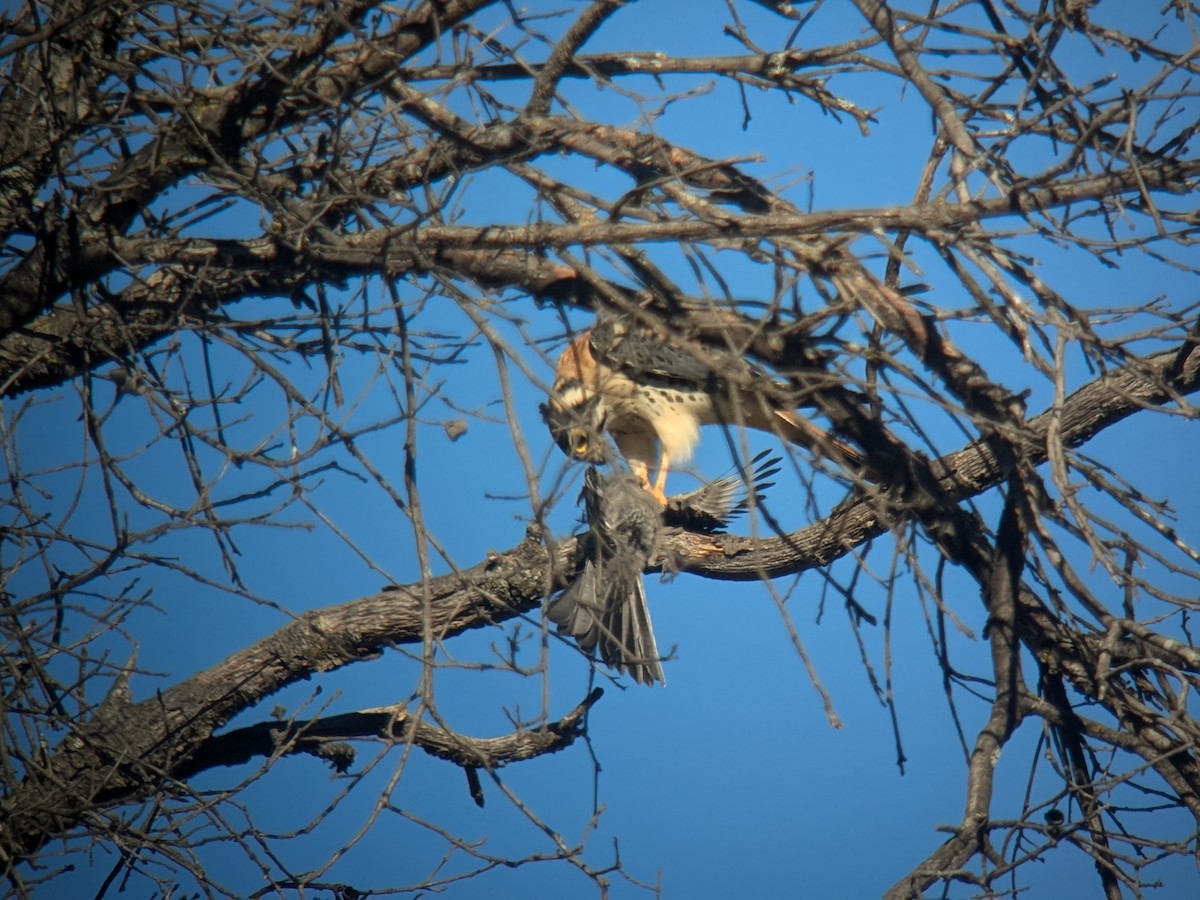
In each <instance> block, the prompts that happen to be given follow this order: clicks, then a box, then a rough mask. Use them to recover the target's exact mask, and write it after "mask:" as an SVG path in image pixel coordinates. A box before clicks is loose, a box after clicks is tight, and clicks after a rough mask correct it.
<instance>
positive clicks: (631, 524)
mask: <svg viewBox="0 0 1200 900" xmlns="http://www.w3.org/2000/svg"><path fill="white" fill-rule="evenodd" d="M582 496H583V501H584V510H585V515H586V517H587V522H588V531H587V533H586V534H584V535H583V536H582V537H581V538H580V541H581V546H582V548H583V550H582V560H581V562H580V563H579V564H578V566H577V568H576V573H575V576H574V578H573V579H572V580H571V583H570V584H568V585H567V587H566V588H565V589H564V590H563V592H562V593H561V594H560V595H559V596H558V597H556V598H555V599H554V600H553V601H552V602H551V603H550V605H549V606H548V607H547V609H546V615H547V617H548V618H549V619H550V621H552V622H554V624H555V625H557V626H558V628H559V630H560V631H561V632H565V633H567V634H570V635H571V636H572V637H573V638H575V640H576V642H577V643H578V644H579V646H580V647H581V648H582V649H583V650H584V651H585V652H588V653H591V652H595V653H596V655H597V656H598V657H599V658H600V660H601V661H602V662H604V663H605V664H606V665H609V666H611V667H612V668H614V669H616V670H617V671H620V672H627V673H628V674H629V676H630V677H631V678H633V680H634V681H636V682H638V683H640V684H653V683H654V682H656V681H659V682H665V681H666V678H665V676H664V675H663V670H662V661H661V659H660V657H659V655H658V645H657V644H656V642H655V640H654V627H653V624H652V623H651V621H650V610H649V607H648V606H647V604H646V591H645V587H644V585H643V582H642V570H643V569H645V568H646V566H647V565H648V564H649V562H650V560H651V559H652V558H653V556H654V554H655V553H656V552H657V549H658V542H659V539H660V536H661V533H662V512H661V509H660V507H659V505H658V501H657V500H655V499H654V497H653V496H651V495H650V494H649V493H648V492H647V491H646V490H645V489H644V488H642V486H641V485H639V484H638V483H637V481H636V480H635V479H634V478H633V477H632V476H630V475H628V474H627V473H624V472H614V473H612V474H610V475H607V476H603V475H601V474H600V473H599V471H598V470H597V469H596V468H595V467H594V466H592V467H589V468H588V470H587V472H586V474H585V475H584V480H583V494H582Z"/></svg>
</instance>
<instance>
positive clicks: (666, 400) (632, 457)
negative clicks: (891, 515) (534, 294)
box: [542, 319, 862, 504]
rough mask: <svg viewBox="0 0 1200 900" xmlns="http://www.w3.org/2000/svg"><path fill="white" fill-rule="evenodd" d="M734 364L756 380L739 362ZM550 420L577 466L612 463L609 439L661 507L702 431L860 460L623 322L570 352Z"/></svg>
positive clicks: (547, 414)
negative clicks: (771, 439)
mask: <svg viewBox="0 0 1200 900" xmlns="http://www.w3.org/2000/svg"><path fill="white" fill-rule="evenodd" d="M715 353H719V351H715ZM724 355H726V356H728V354H724ZM732 364H733V365H737V366H739V367H742V370H743V371H744V372H746V373H749V372H750V369H749V366H747V365H746V364H745V363H744V362H742V361H740V360H737V361H733V362H732ZM542 415H543V418H544V419H545V420H546V424H547V425H548V426H549V428H550V434H551V435H552V436H553V437H554V440H555V442H556V443H557V444H558V446H559V447H561V448H562V450H563V452H564V453H566V454H567V455H568V456H571V457H574V458H576V459H582V460H585V461H587V462H591V463H601V462H606V461H608V451H607V447H606V444H605V442H604V439H603V437H602V434H603V433H604V432H608V433H609V434H611V435H612V436H613V439H614V440H615V441H616V444H617V449H618V450H620V451H621V455H622V456H624V457H625V459H626V460H628V462H629V468H630V469H631V470H632V471H633V473H634V475H635V476H636V477H637V479H638V481H639V482H640V483H641V484H642V486H643V487H645V488H646V489H647V490H649V491H650V492H652V493H653V494H654V496H655V497H656V498H657V499H658V501H659V503H662V504H665V503H666V493H665V488H666V481H667V472H668V470H669V467H670V465H671V464H672V463H682V462H686V461H687V460H688V459H689V458H691V455H692V451H693V450H694V449H695V446H696V442H697V441H699V439H700V426H701V425H717V424H723V425H729V426H734V425H745V426H746V427H747V428H754V429H757V430H759V431H766V432H770V433H771V434H775V435H778V436H779V437H781V438H783V439H784V440H786V441H789V442H792V443H796V444H801V445H806V446H809V447H829V446H834V447H836V448H837V450H838V452H840V453H841V454H843V455H844V456H846V457H848V458H849V459H851V460H861V459H862V454H860V453H859V452H858V451H857V450H855V449H854V448H853V447H850V446H848V445H847V444H844V443H842V442H841V441H838V440H836V439H834V438H831V437H830V436H829V435H828V434H826V433H825V431H824V430H823V429H821V428H819V427H818V426H816V425H814V424H812V423H811V422H809V421H808V420H807V419H805V418H804V417H803V416H801V415H799V414H798V413H797V412H796V411H795V410H792V409H786V408H784V407H781V406H779V405H778V404H777V403H775V402H773V401H771V400H770V399H768V395H767V393H765V392H759V391H754V390H752V389H751V388H748V387H742V386H735V385H732V384H729V383H727V382H726V381H725V380H724V379H722V377H721V376H720V374H719V373H716V372H714V371H713V370H712V369H711V368H709V367H708V366H707V365H705V364H704V363H703V362H701V361H700V360H699V359H698V358H696V357H694V356H691V355H690V354H688V353H686V352H685V351H683V350H681V349H678V348H676V347H673V346H671V345H670V344H668V343H666V342H665V341H662V340H660V339H657V338H655V337H654V336H653V335H651V334H649V333H648V332H647V331H645V330H643V329H641V328H638V327H636V326H633V327H630V326H627V325H626V324H625V323H623V322H620V321H617V320H615V319H602V320H598V321H597V322H596V324H595V325H594V326H593V327H592V328H591V329H590V330H588V331H587V332H585V333H584V334H582V335H581V336H580V337H578V338H576V339H575V340H574V341H573V342H572V343H571V344H570V346H568V347H567V349H566V350H564V351H563V354H562V356H560V357H559V360H558V364H557V366H556V367H555V372H554V385H553V387H552V388H551V390H550V400H549V403H547V404H544V405H543V406H542ZM651 471H653V472H654V478H653V480H651V477H650V473H651Z"/></svg>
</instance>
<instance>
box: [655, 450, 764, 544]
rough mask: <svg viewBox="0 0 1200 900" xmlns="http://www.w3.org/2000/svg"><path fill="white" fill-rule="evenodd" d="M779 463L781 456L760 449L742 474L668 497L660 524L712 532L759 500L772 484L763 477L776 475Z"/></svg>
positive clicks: (736, 473)
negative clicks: (662, 522)
mask: <svg viewBox="0 0 1200 900" xmlns="http://www.w3.org/2000/svg"><path fill="white" fill-rule="evenodd" d="M782 462H783V460H782V458H781V457H779V456H773V455H772V454H771V451H770V450H764V451H762V452H761V453H759V454H758V455H757V456H755V457H754V459H752V460H750V464H749V465H748V466H746V467H745V469H744V470H743V471H744V472H745V476H746V477H743V473H742V472H738V471H734V472H731V473H730V474H728V475H725V476H723V477H721V478H717V479H715V480H713V481H710V482H708V483H707V484H705V485H702V486H701V487H699V488H697V489H696V490H694V491H689V492H688V493H686V494H677V495H676V496H674V497H670V498H668V500H667V506H666V509H664V510H663V521H664V523H665V524H667V525H671V526H674V527H677V528H686V529H688V530H689V531H704V532H713V531H719V530H720V529H722V528H725V527H726V526H727V525H728V524H729V523H730V522H731V521H732V520H733V519H735V518H737V517H738V516H740V515H742V514H743V513H745V512H746V510H747V509H749V508H750V506H751V505H753V504H755V503H759V502H761V501H762V499H763V497H764V495H765V492H766V490H767V488H770V487H774V485H775V482H773V481H768V480H767V479H768V478H771V477H773V476H775V475H778V474H779V467H780V464H781V463H782ZM747 478H748V479H749V480H748V481H747Z"/></svg>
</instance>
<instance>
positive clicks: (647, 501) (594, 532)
mask: <svg viewBox="0 0 1200 900" xmlns="http://www.w3.org/2000/svg"><path fill="white" fill-rule="evenodd" d="M767 456H768V454H767V453H760V454H759V455H758V456H756V457H755V458H754V459H753V460H752V462H751V466H750V467H747V468H748V469H751V471H750V472H749V475H750V479H749V481H748V482H747V480H745V479H743V478H742V477H741V476H740V475H738V474H736V473H735V474H731V475H728V476H726V477H724V478H720V479H717V480H715V481H712V482H710V483H708V484H706V485H704V486H703V487H701V488H699V489H698V490H695V491H692V492H691V493H688V494H683V495H680V496H679V497H674V498H672V499H671V500H670V501H669V502H668V503H667V505H666V507H665V509H664V507H662V506H660V505H659V503H658V501H657V500H656V499H655V498H654V497H653V496H652V495H651V494H650V493H649V492H648V491H646V490H645V489H644V488H643V487H642V486H641V484H640V483H639V482H638V480H637V479H636V478H635V477H634V476H633V475H631V474H629V473H628V472H625V471H623V470H619V469H614V470H613V471H611V472H610V473H609V474H607V475H602V474H601V473H600V470H599V469H597V468H596V467H595V466H589V467H588V469H587V471H586V472H585V473H584V476H583V491H582V492H581V494H580V496H581V498H582V500H583V504H584V515H585V517H586V520H587V524H588V530H587V532H586V533H585V534H583V535H582V536H581V537H580V539H579V547H580V551H579V557H578V560H579V561H578V563H577V565H576V571H575V575H574V577H573V578H572V579H571V582H570V583H569V584H568V585H567V587H566V588H565V589H564V590H563V592H562V593H561V594H560V595H559V596H558V597H556V598H555V599H554V600H553V601H551V603H550V605H549V606H548V607H547V609H546V615H547V616H548V617H549V619H550V621H551V622H553V623H554V624H555V625H557V626H558V630H559V631H560V632H564V633H566V634H570V635H571V636H572V637H574V638H575V640H576V642H577V643H578V644H579V646H580V647H581V648H582V649H583V650H584V651H585V652H587V653H595V654H596V655H597V656H599V658H600V660H601V662H603V663H605V664H607V665H609V666H611V667H612V668H614V669H616V670H617V671H619V672H626V673H628V674H629V676H630V677H631V678H632V679H633V680H634V681H636V682H638V683H639V684H646V685H650V684H653V683H655V682H656V681H657V682H664V683H665V681H666V678H665V676H664V675H663V669H662V659H661V658H660V656H659V653H658V645H657V643H656V642H655V640H654V627H653V625H652V623H651V621H650V610H649V607H648V606H647V605H646V588H645V584H644V582H643V579H642V572H643V571H644V570H645V568H646V567H647V566H648V565H649V564H650V563H651V562H652V561H653V560H654V558H655V556H656V555H657V554H658V548H659V542H660V541H661V538H662V532H663V527H664V520H665V521H666V522H668V523H670V524H671V525H674V526H677V527H686V528H692V529H694V530H700V531H715V530H718V529H720V528H722V527H723V526H724V525H725V524H727V523H728V522H729V520H730V519H732V518H734V517H735V516H737V515H740V514H741V513H743V512H745V511H746V509H747V508H748V507H749V506H750V505H751V504H753V503H755V502H757V501H758V500H760V499H761V498H762V496H763V492H764V491H765V490H766V489H767V488H768V487H771V482H768V481H766V479H767V478H769V477H770V476H772V475H774V474H776V473H777V472H778V471H779V468H778V465H779V462H780V460H779V458H778V457H774V458H770V459H768V458H767Z"/></svg>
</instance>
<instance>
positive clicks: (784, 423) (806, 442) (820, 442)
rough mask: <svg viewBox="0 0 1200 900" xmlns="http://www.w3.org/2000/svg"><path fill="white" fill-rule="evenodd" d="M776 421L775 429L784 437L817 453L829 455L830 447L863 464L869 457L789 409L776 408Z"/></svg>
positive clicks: (859, 464) (847, 459)
mask: <svg viewBox="0 0 1200 900" xmlns="http://www.w3.org/2000/svg"><path fill="white" fill-rule="evenodd" d="M774 414H775V421H774V428H773V430H775V431H777V432H778V433H779V434H780V435H781V436H782V437H783V438H785V439H787V440H788V441H789V442H791V443H793V444H798V445H800V446H801V447H807V448H809V449H810V450H814V451H816V452H817V453H824V454H826V455H829V453H830V449H831V448H832V450H833V451H834V452H836V453H837V455H838V456H841V457H844V458H845V460H846V461H847V462H849V463H851V464H853V465H858V466H861V465H863V464H865V463H866V461H867V458H866V457H865V456H863V454H862V452H861V451H860V450H857V449H855V448H854V447H851V446H850V445H849V444H847V443H846V442H845V441H840V440H838V439H837V438H835V437H834V436H833V435H831V434H830V433H829V432H828V431H826V430H825V429H824V428H822V427H821V426H820V425H814V424H813V423H812V422H810V421H809V420H808V419H806V418H804V416H802V415H800V414H799V413H797V412H793V411H791V410H788V409H777V410H774Z"/></svg>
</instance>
